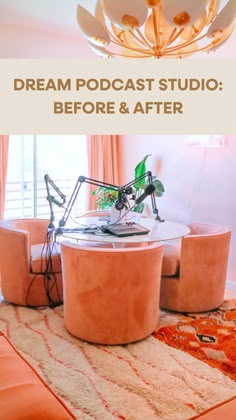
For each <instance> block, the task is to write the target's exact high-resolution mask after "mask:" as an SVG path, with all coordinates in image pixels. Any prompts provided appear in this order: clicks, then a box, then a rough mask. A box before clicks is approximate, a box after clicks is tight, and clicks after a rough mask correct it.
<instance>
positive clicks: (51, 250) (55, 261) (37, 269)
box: [31, 243, 61, 273]
mask: <svg viewBox="0 0 236 420" xmlns="http://www.w3.org/2000/svg"><path fill="white" fill-rule="evenodd" d="M31 272H32V273H44V272H48V273H61V248H60V244H57V243H53V244H51V245H50V246H49V245H47V244H46V245H45V244H37V245H32V246H31Z"/></svg>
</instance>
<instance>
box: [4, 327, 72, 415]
mask: <svg viewBox="0 0 236 420" xmlns="http://www.w3.org/2000/svg"><path fill="white" fill-rule="evenodd" d="M0 407H1V414H0V417H1V419H5V420H14V419H19V420H23V419H24V420H39V419H47V420H53V419H57V420H69V419H75V416H74V415H73V414H72V413H71V412H70V410H69V409H68V408H67V407H66V406H65V405H64V403H63V402H62V401H61V400H60V399H59V398H58V397H57V396H56V394H54V392H53V391H52V390H51V389H50V388H49V387H48V386H47V385H46V383H45V382H44V381H43V380H42V379H41V377H40V376H39V375H38V374H37V372H36V371H35V370H34V369H33V368H32V367H31V366H30V365H29V363H28V362H27V361H26V360H25V359H24V358H23V357H22V356H21V355H20V353H19V352H18V351H17V350H16V349H15V348H14V347H13V346H12V344H11V343H10V341H9V340H8V339H7V338H6V337H5V336H4V335H3V334H2V333H0Z"/></svg>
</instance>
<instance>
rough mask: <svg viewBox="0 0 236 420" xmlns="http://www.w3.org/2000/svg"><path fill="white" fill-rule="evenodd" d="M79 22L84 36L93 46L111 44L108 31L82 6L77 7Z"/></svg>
mask: <svg viewBox="0 0 236 420" xmlns="http://www.w3.org/2000/svg"><path fill="white" fill-rule="evenodd" d="M77 21H78V24H79V27H80V29H81V31H82V32H83V34H84V36H85V37H86V38H87V39H88V40H89V41H90V42H91V43H92V44H95V45H98V46H105V45H108V44H109V43H110V36H109V33H108V31H107V29H106V28H105V27H104V26H103V25H102V24H101V22H99V20H98V19H97V18H96V17H95V16H93V15H92V14H91V13H89V12H88V11H87V10H86V9H85V8H84V7H82V6H80V5H78V6H77Z"/></svg>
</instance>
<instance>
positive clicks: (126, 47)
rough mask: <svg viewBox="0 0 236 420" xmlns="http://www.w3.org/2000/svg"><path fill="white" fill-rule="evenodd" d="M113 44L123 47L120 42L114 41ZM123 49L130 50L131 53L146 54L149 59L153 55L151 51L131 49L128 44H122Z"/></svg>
mask: <svg viewBox="0 0 236 420" xmlns="http://www.w3.org/2000/svg"><path fill="white" fill-rule="evenodd" d="M111 44H114V45H117V46H118V47H120V46H121V45H120V43H119V42H117V41H114V40H112V41H111ZM122 48H125V49H127V50H130V51H135V52H137V53H145V54H147V56H148V57H149V56H152V55H153V54H152V52H151V51H150V50H144V49H142V50H141V49H139V48H134V47H130V46H129V45H127V44H122Z"/></svg>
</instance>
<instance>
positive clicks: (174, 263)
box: [161, 244, 180, 277]
mask: <svg viewBox="0 0 236 420" xmlns="http://www.w3.org/2000/svg"><path fill="white" fill-rule="evenodd" d="M179 266H180V249H179V247H177V246H175V245H170V244H166V245H164V254H163V260H162V269H161V275H162V276H164V277H165V276H166V277H167V276H175V275H177V274H178V273H179Z"/></svg>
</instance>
